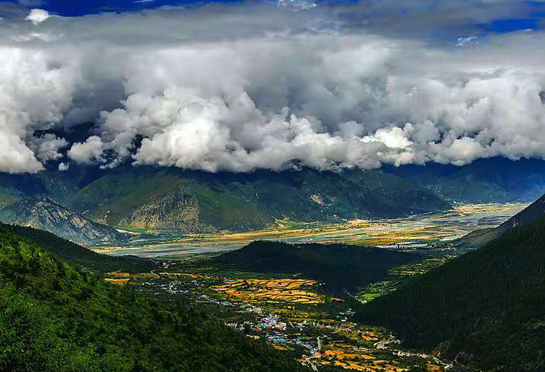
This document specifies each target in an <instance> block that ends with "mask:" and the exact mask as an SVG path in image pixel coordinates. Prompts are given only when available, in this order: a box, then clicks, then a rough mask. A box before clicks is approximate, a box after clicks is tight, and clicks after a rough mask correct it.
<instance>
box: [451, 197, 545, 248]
mask: <svg viewBox="0 0 545 372" xmlns="http://www.w3.org/2000/svg"><path fill="white" fill-rule="evenodd" d="M543 215H545V195H543V196H542V197H541V198H539V199H538V200H536V201H535V202H534V203H532V204H530V205H529V206H528V207H527V208H524V210H522V211H521V212H519V213H517V214H516V215H515V216H513V217H511V218H510V219H508V220H507V221H505V222H504V223H502V224H501V225H500V226H498V227H496V228H495V229H486V230H477V231H473V232H471V233H470V234H468V235H466V236H464V237H462V238H460V239H458V240H457V241H455V242H454V244H456V245H469V246H476V247H480V246H483V245H485V244H486V243H488V242H490V241H492V240H494V239H496V238H498V237H500V236H502V235H503V234H505V233H506V232H507V231H509V230H511V229H512V228H514V227H517V226H521V225H523V224H526V223H529V222H532V221H535V220H537V219H538V218H540V217H541V216H543Z"/></svg>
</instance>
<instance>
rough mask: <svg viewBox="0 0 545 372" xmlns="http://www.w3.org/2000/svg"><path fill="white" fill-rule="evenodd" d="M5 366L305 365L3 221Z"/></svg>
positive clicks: (0, 306) (0, 270)
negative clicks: (119, 282) (115, 279)
mask: <svg viewBox="0 0 545 372" xmlns="http://www.w3.org/2000/svg"><path fill="white" fill-rule="evenodd" d="M0 351H1V352H0V371H5V372H8V371H9V372H65V371H73V372H99V371H104V372H106V371H108V372H136V371H138V372H144V371H154V372H155V371H156V372H163V371H164V372H167V371H172V372H180V371H192V372H193V371H201V372H210V371H237V372H238V371H255V372H263V371H270V372H278V371H300V370H302V369H303V368H302V367H300V366H299V364H297V362H295V361H293V360H291V359H289V358H288V356H286V355H284V354H282V353H280V352H278V351H276V350H274V349H273V348H272V347H269V346H267V345H265V344H264V343H258V342H255V341H253V340H251V339H249V338H247V337H246V336H243V335H242V334H237V333H234V332H233V331H231V330H229V329H227V328H226V327H225V326H223V325H222V324H220V323H219V322H218V321H215V320H213V319H210V318H208V317H206V316H203V315H201V314H199V313H196V312H194V311H191V310H189V309H186V308H184V307H182V306H180V305H178V306H177V307H175V308H174V307H172V308H171V307H167V306H166V305H163V304H161V303H157V302H155V301H153V300H149V299H146V298H144V297H142V296H140V295H138V294H136V293H134V292H131V291H128V290H124V289H120V288H117V287H115V286H113V285H111V284H108V283H106V282H104V281H102V280H101V279H100V278H99V277H98V276H97V275H95V274H92V273H88V272H84V271H81V270H79V269H76V268H74V267H72V266H71V265H69V264H68V263H66V262H65V261H63V260H62V259H60V258H58V257H56V256H54V255H53V254H51V253H48V252H45V251H44V250H43V249H42V248H40V247H39V246H38V245H37V244H35V243H33V242H31V241H29V240H26V239H24V238H22V237H20V236H18V235H16V234H15V233H14V231H13V230H12V229H8V228H6V227H4V226H0Z"/></svg>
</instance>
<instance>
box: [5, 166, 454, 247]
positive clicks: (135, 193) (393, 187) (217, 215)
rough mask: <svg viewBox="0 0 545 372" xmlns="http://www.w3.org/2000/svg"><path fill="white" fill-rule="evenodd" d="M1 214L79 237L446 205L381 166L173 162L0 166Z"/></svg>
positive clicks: (86, 240) (113, 237)
mask: <svg viewBox="0 0 545 372" xmlns="http://www.w3.org/2000/svg"><path fill="white" fill-rule="evenodd" d="M0 201H1V204H0V208H1V209H0V221H2V222H5V223H16V224H20V225H25V226H32V227H36V228H40V229H44V230H48V231H51V232H54V233H57V234H59V235H60V236H62V237H64V238H67V239H70V240H73V241H75V242H78V243H82V244H87V245H88V244H94V243H96V242H97V239H99V237H103V241H110V242H111V241H118V240H122V239H123V238H124V235H123V234H121V233H119V232H118V231H117V230H115V229H114V228H113V227H122V228H124V229H135V230H150V229H153V230H175V231H178V232H182V233H203V232H213V231H221V230H230V231H245V230H250V229H259V228H264V227H266V226H268V225H270V224H273V223H274V222H275V221H276V220H279V219H285V218H289V219H291V220H295V221H336V220H341V219H356V218H390V217H401V216H407V215H412V214H418V213H428V212H435V211H440V210H446V209H449V208H450V205H449V203H448V202H446V201H444V200H443V199H442V198H440V197H438V196H436V195H435V194H434V193H433V192H431V191H429V190H427V189H425V188H423V187H420V186H417V185H414V184H413V183H412V182H410V181H407V180H404V179H402V178H399V177H397V176H394V175H391V174H387V173H384V172H382V171H380V170H369V171H359V170H358V171H356V170H351V171H343V172H326V171H322V172H321V171H316V170H312V169H309V168H302V169H300V170H288V171H284V172H271V171H257V172H253V173H206V172H201V171H187V170H181V169H178V168H154V167H132V166H124V167H119V168H116V169H108V170H104V169H99V168H93V167H72V168H71V169H70V170H69V171H67V172H56V171H45V172H41V173H38V174H36V175H7V174H1V175H0Z"/></svg>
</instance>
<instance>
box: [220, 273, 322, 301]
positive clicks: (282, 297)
mask: <svg viewBox="0 0 545 372" xmlns="http://www.w3.org/2000/svg"><path fill="white" fill-rule="evenodd" d="M316 284H318V283H317V282H316V281H314V280H306V279H270V280H262V279H236V280H231V281H226V282H225V283H224V284H223V285H217V286H213V287H210V289H212V290H214V291H216V292H218V293H222V294H224V295H225V296H226V297H228V298H230V299H233V300H237V301H242V302H266V303H271V302H291V303H299V304H319V303H323V302H324V298H323V297H322V296H320V295H318V294H316V293H312V292H308V291H305V290H303V289H301V288H304V287H312V286H315V285H316Z"/></svg>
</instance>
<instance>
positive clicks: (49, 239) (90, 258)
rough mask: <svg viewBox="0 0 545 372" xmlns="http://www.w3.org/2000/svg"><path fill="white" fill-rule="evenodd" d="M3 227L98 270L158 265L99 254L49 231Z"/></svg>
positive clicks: (130, 269) (140, 269)
mask: <svg viewBox="0 0 545 372" xmlns="http://www.w3.org/2000/svg"><path fill="white" fill-rule="evenodd" d="M2 227H4V228H6V229H8V230H10V231H12V232H13V233H15V234H17V235H19V236H21V237H23V238H25V239H27V240H30V241H32V242H34V243H36V244H39V245H40V247H41V248H42V249H44V250H45V251H48V252H51V253H53V254H55V255H57V256H59V257H60V258H62V259H63V260H66V261H68V262H69V263H71V264H74V265H81V266H83V267H85V268H87V269H91V270H94V271H97V272H101V273H104V272H112V271H123V272H130V273H142V272H149V271H151V270H153V269H154V268H155V266H156V265H155V264H154V263H153V262H152V261H150V260H146V259H141V258H138V257H129V256H125V257H115V256H108V255H105V254H98V253H95V252H93V251H91V250H89V249H87V248H84V247H81V246H79V245H77V244H75V243H72V242H70V241H68V240H65V239H62V238H59V237H58V236H56V235H54V234H51V233H49V232H47V231H42V230H37V229H33V228H31V227H23V226H16V225H11V226H9V225H2Z"/></svg>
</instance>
